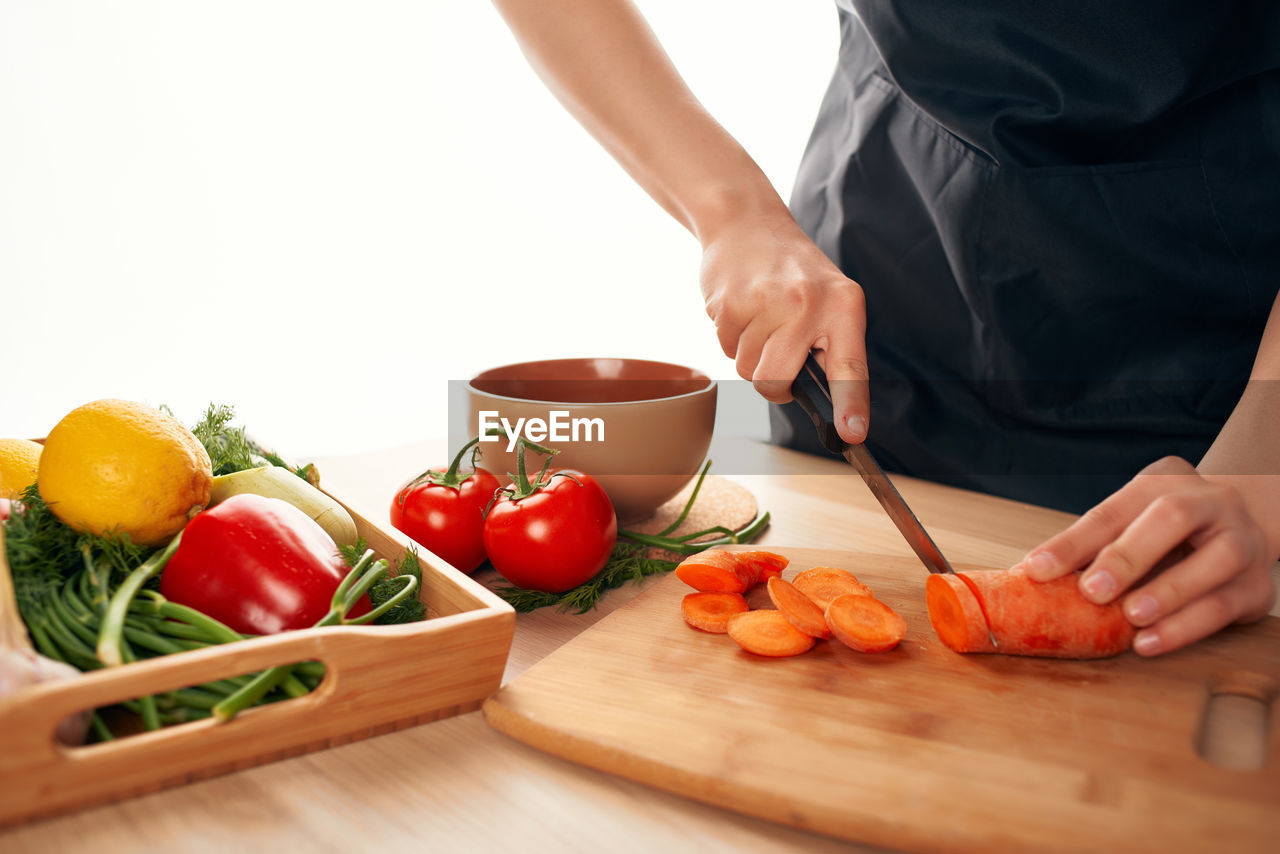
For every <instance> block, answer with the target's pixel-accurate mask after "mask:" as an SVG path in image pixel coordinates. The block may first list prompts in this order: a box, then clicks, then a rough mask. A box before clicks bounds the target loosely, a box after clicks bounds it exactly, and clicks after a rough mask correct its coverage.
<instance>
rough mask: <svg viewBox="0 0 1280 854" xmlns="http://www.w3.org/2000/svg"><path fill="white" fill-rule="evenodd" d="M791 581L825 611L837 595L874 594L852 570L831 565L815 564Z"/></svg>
mask: <svg viewBox="0 0 1280 854" xmlns="http://www.w3.org/2000/svg"><path fill="white" fill-rule="evenodd" d="M791 583H792V584H794V585H795V586H796V587H798V588H799V589H800V592H801V593H803V594H804V595H806V596H808V597H809V598H810V599H812V600H813V602H814V604H815V605H817V606H818V607H819V608H821V609H822V610H824V611H825V610H826V609H827V606H828V605H830V604H831V601H832V600H833V599H835V598H836V597H837V596H843V595H845V594H847V593H856V594H858V595H860V596H871V595H872V593H871V588H870V587H868V586H867V585H865V584H863V583H862V582H861V581H859V580H858V577H857V576H856V575H854V574H853V573H852V572H849V571H848V570H845V569H836V568H835V567H831V566H815V567H814V568H813V569H806V570H804V571H803V572H800V573H798V574H797V575H796V577H795V578H793V579H791Z"/></svg>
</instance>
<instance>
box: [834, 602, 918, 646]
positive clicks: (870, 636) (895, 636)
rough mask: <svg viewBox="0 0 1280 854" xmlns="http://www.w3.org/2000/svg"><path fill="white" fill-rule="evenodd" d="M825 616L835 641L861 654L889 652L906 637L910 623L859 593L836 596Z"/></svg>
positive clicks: (888, 608)
mask: <svg viewBox="0 0 1280 854" xmlns="http://www.w3.org/2000/svg"><path fill="white" fill-rule="evenodd" d="M824 616H825V617H826V621H827V626H828V627H829V628H830V629H831V634H833V635H835V637H836V640H838V641H840V642H841V643H842V644H844V645H845V646H847V647H849V648H850V649H856V650H857V651H858V652H888V651H889V650H891V649H893V648H894V647H895V646H897V645H898V642H899V641H901V640H902V636H903V635H905V634H906V633H907V621H906V620H904V619H902V617H900V616H899V615H898V613H897V612H896V611H894V610H893V609H892V608H890V607H889V606H888V605H886V604H884V603H883V602H881V601H880V600H879V599H876V598H875V597H873V596H863V595H861V594H859V593H846V594H844V595H843V596H837V597H836V598H835V599H833V600H831V604H830V605H828V606H827V610H826V613H825V614H824Z"/></svg>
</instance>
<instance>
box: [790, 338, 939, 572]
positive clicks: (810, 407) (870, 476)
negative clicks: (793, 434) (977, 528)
mask: <svg viewBox="0 0 1280 854" xmlns="http://www.w3.org/2000/svg"><path fill="white" fill-rule="evenodd" d="M804 370H805V371H806V372H807V373H808V374H809V376H811V377H813V380H814V382H815V383H816V384H817V386H818V390H819V391H820V392H822V394H823V396H824V397H825V398H826V399H827V403H828V408H826V409H825V410H824V409H823V408H820V407H819V406H818V404H817V402H816V401H815V400H813V398H812V397H810V395H809V391H808V390H807V389H806V388H804V386H803V384H802V383H801V382H800V378H799V377H797V378H796V381H795V382H794V383H792V385H791V396H792V397H794V398H795V400H796V403H798V404H800V408H801V409H803V410H804V411H805V413H806V414H807V415H808V416H809V418H811V419H812V420H813V426H814V427H816V428H817V430H818V441H819V442H821V443H822V447H824V448H826V449H827V450H828V451H831V452H832V453H833V454H839V455H840V456H842V457H844V458H845V459H846V460H848V461H849V464H850V465H852V466H853V467H854V469H855V470H856V471H857V472H858V474H860V475H862V480H863V481H864V482H865V483H866V484H867V486H868V487H869V488H870V489H871V494H872V495H874V496H875V497H876V500H877V501H879V502H880V506H881V507H883V508H884V510H885V512H886V513H888V514H889V518H890V519H892V520H893V524H894V525H896V526H897V527H898V530H899V531H901V532H902V536H903V537H905V538H906V540H907V545H909V546H911V550H912V551H914V552H915V553H916V555H917V556H918V557H919V558H920V560H921V561H923V562H924V565H925V567H926V568H927V569H928V570H929V571H930V572H950V573H955V570H954V569H952V568H951V564H949V563H948V562H947V559H946V558H945V557H943V556H942V552H941V551H939V550H938V546H937V545H936V544H935V543H934V542H933V538H932V537H930V536H929V532H928V531H926V530H925V529H924V526H923V525H921V524H920V520H919V519H917V518H916V514H915V513H912V512H911V508H910V507H908V506H907V502H906V500H905V499H903V497H902V494H901V493H900V492H898V488H897V487H896V486H894V485H893V481H891V480H889V476H888V475H886V474H885V473H884V470H883V469H881V468H880V464H879V463H877V462H876V460H875V457H873V456H872V455H871V452H870V451H869V450H867V446H866V445H861V444H858V445H850V444H848V443H846V442H845V441H844V440H843V439H841V438H840V434H839V433H837V432H836V426H835V424H833V423H832V421H831V419H830V417H828V415H827V414H826V413H827V412H830V408H829V404H830V403H831V391H830V390H829V389H828V388H827V377H826V374H825V373H824V372H823V370H822V368H821V366H819V365H818V360H817V359H816V358H815V357H814V355H813V352H812V351H810V353H809V357H808V358H807V359H805V363H804Z"/></svg>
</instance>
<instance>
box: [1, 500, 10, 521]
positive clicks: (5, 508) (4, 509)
mask: <svg viewBox="0 0 1280 854" xmlns="http://www.w3.org/2000/svg"><path fill="white" fill-rule="evenodd" d="M8 518H9V499H7V498H0V522H3V521H4V520H6V519H8Z"/></svg>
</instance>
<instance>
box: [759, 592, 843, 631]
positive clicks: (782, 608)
mask: <svg viewBox="0 0 1280 854" xmlns="http://www.w3.org/2000/svg"><path fill="white" fill-rule="evenodd" d="M766 584H767V586H768V588H769V599H771V600H772V601H773V605H774V607H775V608H777V609H778V613H780V614H782V616H784V617H786V618H787V622H788V623H790V624H791V625H793V626H795V627H796V628H797V629H799V630H800V631H802V632H804V633H805V634H806V635H811V636H812V637H815V638H825V637H830V636H831V629H830V628H828V627H827V621H826V618H825V617H824V616H823V614H822V609H821V608H819V607H818V606H817V605H815V604H814V602H813V600H812V599H810V598H809V597H808V596H806V595H804V594H803V593H801V592H800V590H799V589H798V588H797V587H796V586H795V585H794V584H792V583H791V582H790V581H786V580H784V579H781V578H770V579H769V580H768V581H767V582H766Z"/></svg>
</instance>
